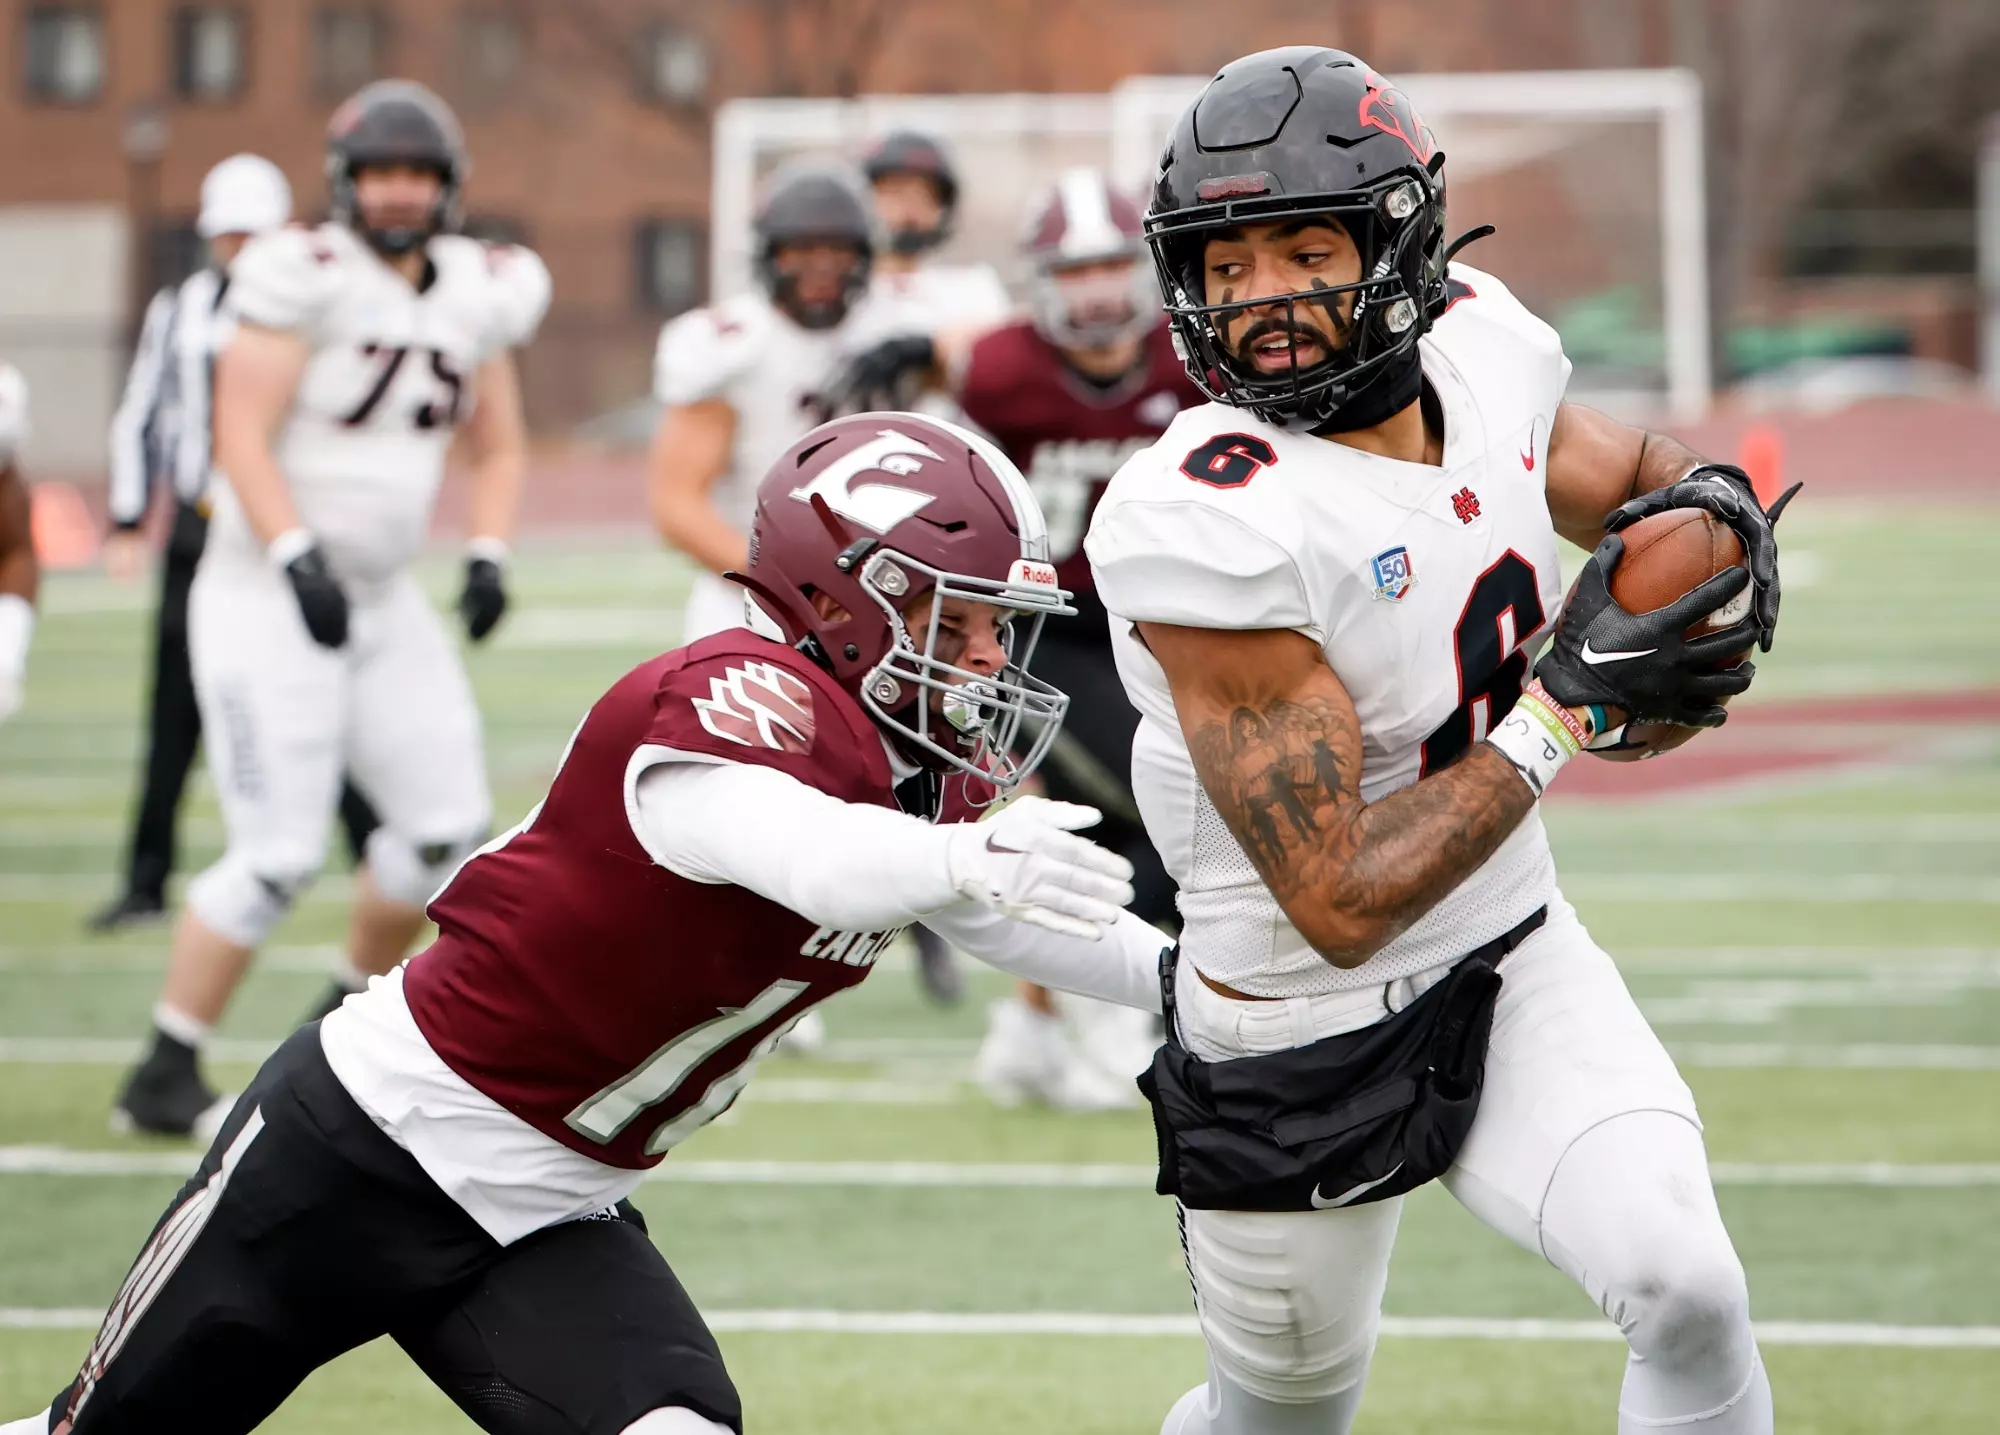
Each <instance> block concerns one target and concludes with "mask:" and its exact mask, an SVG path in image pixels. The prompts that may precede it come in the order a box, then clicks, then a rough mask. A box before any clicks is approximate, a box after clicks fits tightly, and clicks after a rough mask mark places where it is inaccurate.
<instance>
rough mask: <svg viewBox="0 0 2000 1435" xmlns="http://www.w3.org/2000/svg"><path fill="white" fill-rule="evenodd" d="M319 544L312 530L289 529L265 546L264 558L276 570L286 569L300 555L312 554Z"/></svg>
mask: <svg viewBox="0 0 2000 1435" xmlns="http://www.w3.org/2000/svg"><path fill="white" fill-rule="evenodd" d="M318 542H319V540H318V539H317V538H314V537H313V535H312V530H311V529H310V528H287V529H286V530H285V531H284V532H283V533H280V534H279V535H278V536H277V537H276V538H273V539H272V540H271V541H270V542H269V543H267V544H265V545H264V556H265V557H266V558H269V559H270V560H271V565H272V566H273V567H274V568H284V567H287V566H289V565H290V563H291V561H292V560H293V559H294V558H297V557H298V556H299V555H300V554H302V553H307V552H310V551H311V550H312V548H313V547H314V546H315V545H316V544H317V543H318Z"/></svg>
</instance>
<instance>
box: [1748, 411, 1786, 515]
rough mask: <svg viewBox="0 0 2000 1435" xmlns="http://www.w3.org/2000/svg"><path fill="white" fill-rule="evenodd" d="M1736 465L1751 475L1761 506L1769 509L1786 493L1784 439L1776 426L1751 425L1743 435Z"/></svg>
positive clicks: (1752, 484)
mask: <svg viewBox="0 0 2000 1435" xmlns="http://www.w3.org/2000/svg"><path fill="white" fill-rule="evenodd" d="M1737 463H1738V465H1739V466H1740V467H1741V468H1742V469H1743V471H1744V472H1745V473H1747V474H1749V475H1750V486H1751V488H1753V489H1754V490H1756V493H1757V501H1758V502H1759V503H1761V504H1764V505H1765V506H1767V507H1768V506H1769V505H1770V503H1771V502H1772V500H1774V499H1775V498H1777V496H1778V495H1779V494H1781V493H1783V492H1784V491H1785V436H1784V435H1783V434H1781V433H1780V432H1778V427H1777V425H1776V424H1752V425H1751V426H1750V427H1749V429H1748V430H1747V431H1745V433H1744V435H1743V447H1742V450H1741V452H1740V453H1739V454H1738V456H1737Z"/></svg>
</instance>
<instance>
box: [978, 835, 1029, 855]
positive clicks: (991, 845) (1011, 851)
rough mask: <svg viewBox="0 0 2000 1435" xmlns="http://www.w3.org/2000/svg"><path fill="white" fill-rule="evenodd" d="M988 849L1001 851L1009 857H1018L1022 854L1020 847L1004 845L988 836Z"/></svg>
mask: <svg viewBox="0 0 2000 1435" xmlns="http://www.w3.org/2000/svg"><path fill="white" fill-rule="evenodd" d="M986 850H987V851H988V852H998V853H1001V854H1002V855H1003V856H1007V857H1018V856H1020V855H1021V849H1020V848H1018V847H1002V846H1001V845H1000V844H999V843H998V842H996V841H994V840H993V839H992V838H991V837H988V838H987V839H986Z"/></svg>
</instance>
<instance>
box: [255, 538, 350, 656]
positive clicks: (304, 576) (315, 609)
mask: <svg viewBox="0 0 2000 1435" xmlns="http://www.w3.org/2000/svg"><path fill="white" fill-rule="evenodd" d="M268 551H269V553H270V555H271V560H272V561H273V562H274V563H276V564H277V565H278V566H279V568H280V569H282V570H283V572H284V575H285V578H286V579H287V581H289V582H290V583H291V585H292V596H293V597H295V598H297V599H298V602H299V616H300V617H302V618H304V619H305V622H306V631H307V632H308V633H310V634H311V635H312V640H313V641H314V642H315V643H318V644H319V645H320V646H321V647H322V648H340V647H345V646H346V644H347V593H346V592H345V590H343V589H342V588H341V586H340V580H339V579H338V578H336V577H334V576H333V570H332V569H331V568H329V567H327V565H326V554H325V553H323V552H321V551H320V546H319V540H317V539H316V538H314V537H313V536H312V535H311V534H310V533H307V532H306V531H305V530H304V529H302V528H295V529H293V530H292V531H291V532H289V533H286V534H284V535H282V536H280V537H278V538H276V539H273V540H272V542H271V547H270V549H269V550H268Z"/></svg>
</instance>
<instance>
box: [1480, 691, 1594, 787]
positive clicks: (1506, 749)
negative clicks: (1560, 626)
mask: <svg viewBox="0 0 2000 1435" xmlns="http://www.w3.org/2000/svg"><path fill="white" fill-rule="evenodd" d="M1539 687H1540V685H1539V684H1534V683H1531V684H1529V686H1528V687H1526V688H1524V689H1523V690H1522V692H1521V697H1520V700H1519V701H1518V702H1516V703H1515V704H1514V707H1513V710H1512V711H1511V712H1509V713H1508V714H1507V716H1506V717H1504V718H1502V719H1501V720H1500V721H1499V723H1497V724H1496V725H1495V726H1494V728H1493V731H1491V732H1489V733H1488V734H1486V741H1487V742H1489V743H1491V744H1492V745H1493V746H1494V747H1495V748H1496V749H1498V750H1499V753H1500V755H1501V756H1502V757H1504V758H1506V759H1507V761H1509V762H1511V763H1513V764H1514V768H1515V770H1516V771H1518V772H1519V773H1520V774H1521V778H1522V780H1523V781H1524V782H1526V783H1527V784H1528V787H1529V789H1530V790H1531V791H1532V792H1533V793H1534V794H1535V796H1536V797H1540V796H1541V795H1542V794H1543V793H1544V792H1546V791H1548V786H1549V784H1550V783H1551V782H1554V781H1555V778H1556V774H1557V773H1559V772H1561V771H1562V770H1563V766H1564V764H1566V763H1567V762H1568V761H1569V760H1570V759H1571V758H1573V757H1575V756H1576V755H1577V754H1578V753H1579V752H1582V751H1583V745H1584V743H1585V742H1586V741H1588V734H1587V733H1585V732H1584V730H1583V724H1582V723H1580V722H1578V721H1577V719H1576V718H1575V717H1573V716H1572V715H1571V714H1570V712H1569V710H1568V709H1567V708H1564V707H1562V706H1560V705H1559V704H1555V703H1552V702H1551V701H1550V700H1549V699H1547V698H1545V697H1543V696H1542V695H1541V693H1540V692H1539V691H1538V689H1539Z"/></svg>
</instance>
